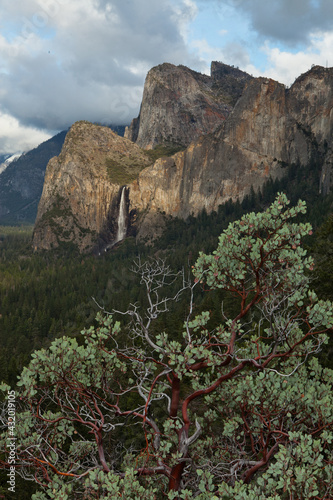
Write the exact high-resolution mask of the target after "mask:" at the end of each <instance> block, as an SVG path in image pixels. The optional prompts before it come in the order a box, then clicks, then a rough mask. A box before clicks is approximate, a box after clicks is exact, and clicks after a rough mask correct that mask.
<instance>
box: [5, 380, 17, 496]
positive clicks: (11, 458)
mask: <svg viewBox="0 0 333 500" xmlns="http://www.w3.org/2000/svg"><path fill="white" fill-rule="evenodd" d="M7 394H8V402H7V426H8V437H7V448H8V450H9V455H8V464H9V471H8V473H7V476H8V480H7V484H8V491H11V492H12V493H15V484H16V481H15V464H16V436H15V423H16V420H15V417H16V396H15V391H13V390H11V391H8V393H7Z"/></svg>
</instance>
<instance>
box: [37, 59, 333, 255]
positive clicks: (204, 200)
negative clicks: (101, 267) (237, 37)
mask: <svg viewBox="0 0 333 500" xmlns="http://www.w3.org/2000/svg"><path fill="white" fill-rule="evenodd" d="M332 92H333V69H325V68H321V67H314V68H312V69H311V70H310V71H309V72H308V73H306V74H304V75H302V76H301V77H299V78H298V79H297V80H296V82H295V83H294V85H293V86H292V87H291V88H290V89H286V88H285V86H284V85H282V84H280V83H278V82H276V81H274V80H271V79H267V78H255V79H251V80H250V81H248V82H247V85H246V88H245V89H244V90H243V91H242V95H241V97H240V98H239V99H238V101H237V103H236V105H235V106H234V108H233V110H232V111H231V113H230V114H229V116H228V118H227V119H226V120H224V121H223V122H222V123H221V124H220V126H219V127H218V128H217V129H216V130H215V131H214V132H212V133H210V134H204V135H201V136H200V137H198V138H197V139H196V140H194V141H193V142H192V143H191V144H190V145H189V146H188V147H187V148H186V149H185V150H184V151H181V152H178V153H177V154H175V155H173V156H172V157H168V158H166V157H164V158H160V159H158V160H157V161H156V162H155V163H154V164H153V165H150V166H147V165H148V164H149V158H148V157H147V156H146V152H145V151H144V150H142V149H140V148H139V147H138V145H137V144H134V143H133V142H131V141H129V140H126V139H122V138H119V137H117V136H114V135H113V134H112V133H111V131H108V132H107V133H106V132H105V131H104V129H103V127H96V126H93V125H88V124H84V125H82V124H76V125H75V126H74V127H73V129H72V130H71V131H70V133H69V134H68V136H67V137H68V139H66V142H65V145H64V148H63V151H62V153H61V155H60V156H59V157H58V158H54V159H53V160H51V161H50V163H49V166H48V169H47V175H46V179H45V186H44V191H43V196H42V200H41V203H40V207H39V211H38V221H37V225H36V230H35V238H34V245H35V247H36V249H38V248H48V247H49V246H50V243H53V244H56V239H57V238H58V239H59V235H61V234H62V235H63V233H64V231H65V232H66V238H64V237H61V238H62V239H63V240H66V241H73V242H75V243H76V244H77V245H78V246H79V248H80V249H81V250H82V251H85V250H89V249H91V248H93V246H94V244H95V245H96V243H97V242H98V238H100V239H101V238H102V241H103V245H105V246H104V248H108V245H112V241H113V238H114V237H115V227H116V225H117V219H118V214H119V205H120V186H123V185H126V191H124V193H126V210H127V212H126V213H127V224H128V225H129V226H131V224H133V221H134V220H135V219H136V222H135V224H136V226H137V229H138V231H139V235H140V234H141V235H144V237H145V238H146V239H148V240H149V239H150V238H151V237H152V236H154V234H156V227H159V228H160V227H161V214H163V213H164V214H166V215H170V216H178V217H182V218H186V217H187V216H189V215H190V214H193V215H196V214H198V212H199V211H201V210H202V209H203V208H206V210H207V212H211V211H212V210H217V208H218V206H219V205H220V204H221V203H223V202H225V201H227V200H229V199H230V198H232V199H233V200H236V199H237V198H239V199H240V200H241V199H243V198H244V196H245V195H246V194H248V193H249V192H250V190H251V186H252V187H253V188H254V189H255V190H257V189H258V188H260V187H261V186H262V185H263V183H264V182H265V181H266V180H267V179H268V178H269V177H272V178H277V177H280V176H282V175H283V174H284V172H285V167H286V166H287V165H290V164H298V165H301V166H302V165H303V166H309V165H311V164H312V163H311V162H313V159H315V160H316V161H317V164H318V161H320V162H321V164H322V165H323V171H322V176H321V184H320V189H321V190H322V192H327V191H328V190H329V189H330V187H331V178H332V173H331V168H332V167H331V165H332V127H333V123H332V120H333V112H332V108H333V98H332ZM78 132H80V134H79V137H77V135H78V134H77V133H78ZM110 134H112V135H110ZM117 155H118V156H117ZM119 155H120V156H119ZM124 158H126V161H125V160H124ZM107 165H109V167H110V168H111V170H110V172H109V173H108V171H107ZM144 167H145V168H144ZM123 173H125V174H126V175H125V176H124V177H122V178H121V180H120V178H119V176H121V175H122V174H123ZM117 176H118V177H117ZM318 189H319V186H318ZM56 209H57V210H58V211H59V209H60V211H62V213H60V214H59V213H56V214H54V212H53V211H54V210H56ZM68 209H70V216H68V217H67V218H66V217H65V216H64V214H63V211H64V210H68ZM50 212H51V215H52V218H51V217H50ZM45 214H46V215H45ZM137 216H138V217H137ZM50 220H51V221H52V222H50ZM154 220H155V227H154ZM61 232H62V233H61ZM150 233H151V234H150ZM101 235H102V236H101ZM103 245H102V247H103ZM99 248H101V245H100V247H99Z"/></svg>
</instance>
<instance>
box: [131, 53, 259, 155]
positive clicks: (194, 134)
mask: <svg viewBox="0 0 333 500" xmlns="http://www.w3.org/2000/svg"><path fill="white" fill-rule="evenodd" d="M251 78H252V77H251V76H250V75H248V74H247V73H244V72H243V71H240V70H239V69H236V68H233V67H231V66H227V65H226V64H222V63H217V62H213V63H212V67H211V76H207V75H202V74H201V73H197V72H195V71H192V70H190V69H189V68H186V67H185V66H174V65H173V64H167V63H165V64H161V65H160V66H157V67H155V68H153V69H151V70H150V71H149V73H148V75H147V78H146V82H145V86H144V92H143V98H142V104H141V109H140V114H139V116H138V118H135V119H134V120H133V121H132V123H131V126H130V127H129V128H128V129H127V130H126V131H125V137H126V138H128V139H130V140H131V141H133V142H136V143H137V144H138V145H139V146H140V147H142V148H145V149H152V148H154V147H155V146H156V145H158V144H166V145H169V144H172V145H179V146H188V145H189V144H190V143H191V142H192V141H194V140H195V139H197V138H198V137H200V136H202V135H204V134H207V133H210V132H213V131H214V130H215V129H216V128H217V127H218V126H219V125H220V124H221V123H223V121H224V120H225V119H226V118H227V117H228V116H229V114H230V112H231V111H232V109H233V106H234V104H235V102H236V101H237V99H238V98H239V96H240V95H241V94H242V92H243V90H244V87H245V85H246V83H247V82H248V81H249V80H251Z"/></svg>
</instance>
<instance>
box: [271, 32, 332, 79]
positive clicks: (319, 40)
mask: <svg viewBox="0 0 333 500" xmlns="http://www.w3.org/2000/svg"><path fill="white" fill-rule="evenodd" d="M332 48H333V32H326V33H320V34H319V33H317V34H316V35H311V37H310V45H309V46H308V47H307V48H306V49H305V50H300V51H298V52H288V51H287V50H280V49H278V48H276V47H272V46H271V45H270V44H269V43H268V42H267V43H266V44H265V45H264V47H263V50H264V52H265V53H266V55H267V57H268V63H269V64H268V67H267V69H266V71H265V74H266V76H269V77H270V78H273V79H275V80H277V81H279V82H282V83H285V84H287V85H290V84H292V83H293V81H294V80H295V78H297V77H298V76H299V75H300V74H302V73H304V72H306V71H308V70H309V69H310V68H311V66H312V65H313V64H318V65H320V66H326V64H328V65H331V66H332V65H333V57H332V60H331V61H330V60H329V58H328V54H329V55H330V54H332Z"/></svg>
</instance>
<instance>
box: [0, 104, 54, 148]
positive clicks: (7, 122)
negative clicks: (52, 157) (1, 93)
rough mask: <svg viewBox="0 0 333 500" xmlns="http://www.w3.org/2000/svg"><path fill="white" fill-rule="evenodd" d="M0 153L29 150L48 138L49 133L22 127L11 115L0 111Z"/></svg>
mask: <svg viewBox="0 0 333 500" xmlns="http://www.w3.org/2000/svg"><path fill="white" fill-rule="evenodd" d="M0 130H1V135H0V154H6V153H14V152H16V151H29V150H30V149H32V148H34V147H36V146H37V145H38V144H41V143H42V142H44V141H46V140H47V139H49V138H50V134H47V133H45V132H42V131H40V130H37V129H34V128H32V127H23V126H22V125H20V123H19V122H18V121H17V120H15V118H13V117H12V116H9V115H6V114H2V113H0Z"/></svg>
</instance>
